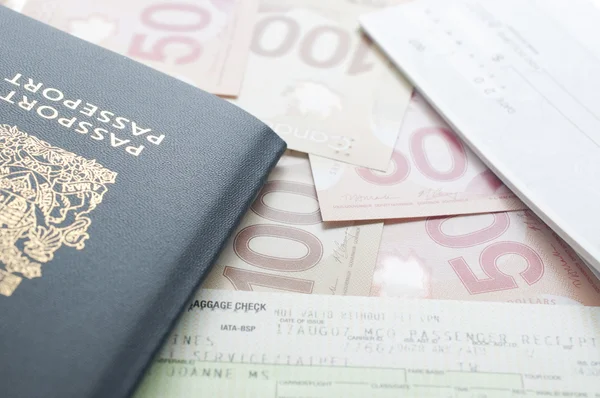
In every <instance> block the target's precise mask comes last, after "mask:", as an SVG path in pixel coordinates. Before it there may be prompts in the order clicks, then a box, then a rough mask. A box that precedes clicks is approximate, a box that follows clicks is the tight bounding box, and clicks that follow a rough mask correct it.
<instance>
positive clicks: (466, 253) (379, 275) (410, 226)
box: [371, 210, 600, 306]
mask: <svg viewBox="0 0 600 398" xmlns="http://www.w3.org/2000/svg"><path fill="white" fill-rule="evenodd" d="M371 295H373V296H397V297H405V298H423V299H451V300H472V301H506V302H514V303H530V304H549V305H553V304H584V305H592V306H598V305H600V281H598V279H597V278H596V276H594V274H593V273H592V272H591V271H590V270H589V269H588V268H587V266H586V265H585V264H584V263H583V262H582V261H581V260H580V259H579V258H578V257H577V256H576V254H575V252H574V251H573V250H572V249H571V248H570V247H569V246H567V244H566V243H565V242H564V241H562V240H561V239H560V238H559V237H558V236H557V235H556V234H555V233H554V232H553V231H552V230H551V229H550V228H549V227H548V226H547V225H546V224H544V223H543V222H542V221H541V220H540V219H539V218H537V217H536V216H535V215H534V214H533V213H532V212H531V211H530V210H526V211H516V212H500V213H493V214H481V215H470V216H453V217H432V218H428V219H425V220H418V221H409V222H400V221H388V222H386V223H385V226H384V230H383V237H382V242H381V248H380V251H379V257H378V259H377V268H376V271H375V275H374V278H373V287H372V290H371Z"/></svg>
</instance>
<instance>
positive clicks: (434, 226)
mask: <svg viewBox="0 0 600 398" xmlns="http://www.w3.org/2000/svg"><path fill="white" fill-rule="evenodd" d="M492 216H493V217H494V222H493V223H492V224H491V225H490V226H488V227H485V228H482V229H480V230H478V231H474V232H471V233H467V234H464V235H454V236H452V235H447V234H445V233H444V231H442V225H443V224H444V222H446V221H448V220H450V219H451V217H450V218H432V219H429V220H427V222H426V225H425V228H426V230H427V233H428V234H429V236H430V237H431V239H432V240H433V241H435V242H436V243H437V244H439V245H441V246H445V247H449V248H453V249H465V248H469V247H474V246H477V245H480V244H483V243H486V242H490V241H493V240H495V239H497V238H499V237H500V236H502V235H503V234H504V233H505V232H506V231H507V230H508V227H509V225H510V219H509V217H508V214H507V213H495V214H492ZM507 254H516V255H518V256H521V257H522V258H523V259H524V260H525V261H526V262H527V268H526V269H525V270H524V271H523V272H521V273H520V274H519V275H520V276H521V278H523V279H524V280H525V282H527V284H528V285H533V284H534V283H536V282H538V281H539V280H540V279H541V278H542V276H543V275H544V262H543V261H542V259H541V257H540V256H539V254H538V253H536V251H535V250H533V249H532V248H531V247H529V246H527V245H524V244H522V243H518V242H495V243H492V244H490V245H489V246H487V247H486V248H485V249H483V251H482V252H481V255H480V257H479V262H480V266H481V269H482V270H483V271H484V272H485V273H486V275H487V276H488V278H487V279H479V278H477V276H476V275H475V273H474V272H473V271H472V270H471V268H470V267H469V265H468V264H467V262H466V261H465V259H464V258H463V257H457V258H454V259H451V260H449V261H448V263H449V264H450V266H451V267H452V269H453V270H454V272H456V275H458V277H459V278H460V280H461V282H462V283H463V285H464V286H465V287H466V288H467V290H468V291H469V293H471V294H481V293H489V292H495V291H499V290H509V289H517V288H518V287H519V286H518V285H517V283H516V281H515V279H514V278H513V277H512V276H510V275H506V274H504V273H503V272H502V271H500V269H499V268H498V259H499V258H500V257H502V256H504V255H507Z"/></svg>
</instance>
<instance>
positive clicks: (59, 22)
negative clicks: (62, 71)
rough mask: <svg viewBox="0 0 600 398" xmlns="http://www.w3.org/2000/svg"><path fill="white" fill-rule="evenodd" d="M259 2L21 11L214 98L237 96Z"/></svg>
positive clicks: (76, 2)
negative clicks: (204, 91)
mask: <svg viewBox="0 0 600 398" xmlns="http://www.w3.org/2000/svg"><path fill="white" fill-rule="evenodd" d="M257 10H258V0H179V1H176V2H173V1H168V0H127V1H121V0H102V1H81V0H28V1H27V3H26V5H25V7H24V8H23V13H24V14H26V15H29V16H31V17H33V18H35V19H38V20H40V21H42V22H45V23H48V24H50V25H52V26H54V27H56V28H59V29H61V30H63V31H66V32H69V33H71V34H72V35H74V36H77V37H79V38H81V39H84V40H87V41H89V42H92V43H94V44H98V45H101V46H103V47H105V48H108V49H110V50H113V51H115V52H118V53H120V54H123V55H126V56H128V57H130V58H133V59H135V60H137V61H140V62H142V63H144V64H147V65H148V66H151V67H153V68H155V69H158V70H160V71H162V72H165V73H167V74H169V75H171V76H173V77H176V78H178V79H180V80H183V81H185V82H187V83H190V84H192V85H195V86H197V87H200V88H202V89H204V90H206V91H209V92H212V93H214V94H222V95H228V96H235V95H237V94H238V93H239V90H240V85H241V82H242V78H243V76H244V70H245V67H246V61H247V57H248V51H249V47H250V39H251V33H252V29H253V24H254V21H255V17H256V12H257Z"/></svg>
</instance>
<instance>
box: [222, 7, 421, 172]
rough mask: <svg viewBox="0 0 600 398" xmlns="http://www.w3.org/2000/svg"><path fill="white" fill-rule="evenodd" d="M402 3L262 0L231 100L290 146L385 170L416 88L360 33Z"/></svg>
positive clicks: (302, 150)
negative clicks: (371, 17)
mask: <svg viewBox="0 0 600 398" xmlns="http://www.w3.org/2000/svg"><path fill="white" fill-rule="evenodd" d="M400 2H401V0H377V1H368V0H366V1H362V0H327V1H323V0H263V1H261V7H260V10H259V14H258V20H257V23H256V25H255V28H254V34H253V37H252V42H251V45H250V58H249V62H248V68H247V71H246V75H245V77H244V83H243V86H242V91H241V94H240V96H239V98H237V99H236V100H234V101H233V102H234V103H235V104H236V105H238V106H240V107H242V108H243V109H245V110H246V111H248V112H250V113H252V114H253V115H255V116H256V117H258V118H259V119H261V120H263V121H265V122H266V123H268V124H269V125H270V126H271V127H272V128H273V129H274V130H275V131H276V132H277V133H278V134H279V135H280V136H281V137H282V138H283V139H284V140H285V141H286V142H287V144H288V147H289V148H290V149H294V150H297V151H301V152H307V153H313V154H317V155H320V156H324V157H327V158H332V159H337V160H342V161H344V162H349V163H352V164H355V165H361V166H364V167H369V168H373V169H377V170H386V169H387V167H388V164H389V162H390V158H391V155H392V150H393V147H394V142H395V141H396V137H397V136H398V131H399V128H400V125H401V123H402V118H403V116H404V112H405V110H406V106H407V105H408V101H409V98H410V94H411V91H412V88H411V86H410V85H409V84H408V83H407V82H406V81H405V80H404V78H402V77H401V75H400V74H399V73H398V72H397V71H396V70H395V69H394V67H393V66H391V64H390V63H389V61H388V60H387V59H386V58H385V57H384V56H383V55H382V53H380V52H379V51H378V50H377V49H376V48H374V46H373V44H372V43H371V42H370V41H369V40H367V38H366V37H365V36H364V35H362V34H361V33H360V31H359V25H358V19H357V18H358V16H359V15H362V14H363V13H365V12H369V11H372V10H374V9H375V8H377V7H383V6H386V5H392V4H397V3H400Z"/></svg>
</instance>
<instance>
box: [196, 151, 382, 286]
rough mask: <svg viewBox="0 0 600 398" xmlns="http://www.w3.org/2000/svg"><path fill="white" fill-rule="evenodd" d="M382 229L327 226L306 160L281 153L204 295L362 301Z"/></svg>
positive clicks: (357, 225) (361, 225)
mask: <svg viewBox="0 0 600 398" xmlns="http://www.w3.org/2000/svg"><path fill="white" fill-rule="evenodd" d="M382 228H383V224H382V223H374V224H373V223H371V224H367V223H345V224H344V225H336V226H326V225H325V224H323V222H322V219H321V212H320V210H319V206H318V201H317V195H316V192H315V187H314V185H313V183H312V178H311V175H310V165H309V163H308V159H307V158H306V155H300V154H290V153H288V154H286V155H284V156H283V158H282V159H281V161H280V162H279V164H278V165H277V166H276V168H275V170H274V171H273V172H272V173H271V175H270V177H269V179H268V181H267V183H266V184H265V185H264V187H263V189H262V190H261V191H260V193H259V195H258V197H257V198H256V200H255V201H254V203H253V204H252V206H251V208H250V211H249V212H248V213H247V214H246V216H245V217H244V219H243V220H242V222H241V225H240V227H239V228H238V230H237V231H236V232H235V233H234V235H233V237H232V239H231V240H230V241H229V242H228V244H227V245H226V248H225V249H224V251H223V253H222V254H221V257H220V258H219V260H217V264H216V266H215V268H214V269H213V271H212V272H211V274H210V275H209V277H208V279H207V281H206V282H205V284H204V287H205V288H216V289H232V288H234V289H236V290H257V289H259V290H283V291H288V292H296V293H319V294H342V295H368V294H369V290H370V284H371V280H372V276H373V270H374V267H375V261H376V258H377V250H378V248H379V242H380V238H381V231H382Z"/></svg>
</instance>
